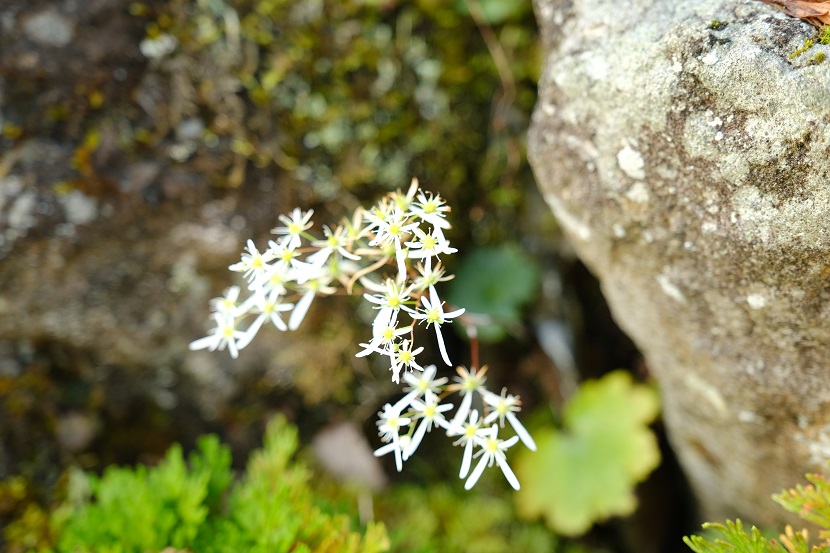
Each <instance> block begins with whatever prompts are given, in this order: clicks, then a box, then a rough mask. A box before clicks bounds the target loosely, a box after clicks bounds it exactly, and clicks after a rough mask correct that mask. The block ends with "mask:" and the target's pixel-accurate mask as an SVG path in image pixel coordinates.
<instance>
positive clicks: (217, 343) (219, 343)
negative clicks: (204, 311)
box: [188, 313, 245, 359]
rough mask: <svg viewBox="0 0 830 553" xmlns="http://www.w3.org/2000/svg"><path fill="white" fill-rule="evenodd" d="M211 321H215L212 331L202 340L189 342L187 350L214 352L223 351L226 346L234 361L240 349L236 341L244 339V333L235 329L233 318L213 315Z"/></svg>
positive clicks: (217, 314)
mask: <svg viewBox="0 0 830 553" xmlns="http://www.w3.org/2000/svg"><path fill="white" fill-rule="evenodd" d="M213 319H214V320H215V321H216V327H215V328H214V329H213V331H212V332H211V333H210V334H208V335H207V336H205V337H204V338H199V339H198V340H194V341H192V342H190V344H189V345H188V348H189V349H190V350H191V351H194V350H199V349H209V350H210V351H215V350H217V349H220V350H221V349H225V346H227V347H228V351H229V352H230V354H231V357H233V358H234V359H236V358H237V357H239V349H240V347H239V346H238V345H237V341H238V340H241V339H243V338H245V333H244V332H242V331H241V330H237V329H236V320H235V319H234V318H233V317H228V316H225V315H223V314H221V313H214V314H213Z"/></svg>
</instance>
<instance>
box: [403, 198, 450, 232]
mask: <svg viewBox="0 0 830 553" xmlns="http://www.w3.org/2000/svg"><path fill="white" fill-rule="evenodd" d="M410 210H411V212H412V214H413V215H415V216H417V217H419V218H421V219H422V220H423V221H426V222H427V223H429V224H430V225H432V226H434V227H437V228H442V229H448V228H450V224H449V222H447V220H446V219H445V217H446V215H445V214H446V213H448V212H449V211H450V207H449V206H448V205H446V202H445V201H444V199H443V198H441V196H439V195H437V194H436V195H434V196H433V195H432V193H431V192H430V193H429V195H426V194H424V193H423V192H421V193H419V194H418V201H417V202H415V203H414V204H412V207H411V208H410Z"/></svg>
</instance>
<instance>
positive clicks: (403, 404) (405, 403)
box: [392, 373, 418, 412]
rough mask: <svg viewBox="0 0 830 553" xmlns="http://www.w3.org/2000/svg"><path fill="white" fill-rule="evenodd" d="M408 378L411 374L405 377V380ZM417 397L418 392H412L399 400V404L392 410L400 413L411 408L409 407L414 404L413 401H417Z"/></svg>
mask: <svg viewBox="0 0 830 553" xmlns="http://www.w3.org/2000/svg"><path fill="white" fill-rule="evenodd" d="M407 376H409V373H406V374H404V375H403V377H404V379H406V377H407ZM417 395H418V390H412V391H411V392H409V393H408V394H406V395H405V396H403V397H402V398H401V399H400V400H398V402H397V403H396V404H395V405H394V407H392V408H393V409H395V410H396V411H399V412H400V411H403V410H404V409H406V408H407V407H409V405H410V404H411V403H412V400H413V399H415V397H416V396H417Z"/></svg>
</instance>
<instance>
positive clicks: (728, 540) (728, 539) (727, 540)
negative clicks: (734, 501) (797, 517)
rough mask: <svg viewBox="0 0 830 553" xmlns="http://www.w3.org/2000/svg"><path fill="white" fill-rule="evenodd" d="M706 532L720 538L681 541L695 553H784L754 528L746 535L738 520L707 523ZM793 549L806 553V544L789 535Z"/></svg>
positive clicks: (705, 525)
mask: <svg viewBox="0 0 830 553" xmlns="http://www.w3.org/2000/svg"><path fill="white" fill-rule="evenodd" d="M703 527H704V528H706V529H707V530H713V531H715V532H716V533H717V534H720V536H721V537H718V538H716V539H714V540H713V541H709V540H706V539H704V538H702V537H701V536H691V537H684V538H683V541H684V542H685V543H686V545H688V546H689V547H690V548H691V549H692V551H694V552H695V553H786V551H787V550H785V549H784V548H783V547H781V545H780V544H778V543H776V542H775V541H774V540H770V539H768V538H765V537H764V536H763V534H761V532H760V530H758V529H757V528H756V527H754V526H753V527H752V528H751V529H750V533H749V534H747V533H746V532H745V531H744V528H743V524H741V521H740V520H736V521H735V522H732V521H731V520H727V521H726V524H719V523H710V522H707V523H706V524H704V525H703ZM788 537H790V538H792V539H791V544H792V545H793V549H790V551H791V553H797V552H798V553H807V552H808V551H809V549H807V544H806V542H805V541H804V538H803V536H801V535H800V534H799V535H795V534H793V533H790V534H789V535H788Z"/></svg>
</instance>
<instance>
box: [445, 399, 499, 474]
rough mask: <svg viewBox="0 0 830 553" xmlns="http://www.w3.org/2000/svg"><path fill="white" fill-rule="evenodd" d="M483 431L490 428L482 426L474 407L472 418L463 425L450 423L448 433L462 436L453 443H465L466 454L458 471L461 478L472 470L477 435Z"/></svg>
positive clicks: (487, 430)
mask: <svg viewBox="0 0 830 553" xmlns="http://www.w3.org/2000/svg"><path fill="white" fill-rule="evenodd" d="M483 432H487V433H489V432H490V430H489V429H482V428H481V421H480V420H479V418H478V411H477V410H476V409H473V410H472V412H471V413H470V420H469V421H468V422H465V423H464V424H463V425H461V426H454V425H453V423H450V428H449V430H448V432H447V435H451V436H461V437H460V438H458V439H457V440H456V441H454V442H453V444H452V445H463V446H464V455H463V457H462V458H461V470H460V471H459V472H458V477H459V478H466V477H467V474H469V472H470V463H471V462H472V459H473V447H475V445H476V436H479V435H480V434H482V433H483Z"/></svg>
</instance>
